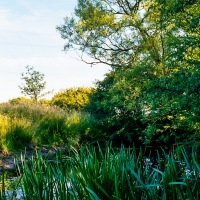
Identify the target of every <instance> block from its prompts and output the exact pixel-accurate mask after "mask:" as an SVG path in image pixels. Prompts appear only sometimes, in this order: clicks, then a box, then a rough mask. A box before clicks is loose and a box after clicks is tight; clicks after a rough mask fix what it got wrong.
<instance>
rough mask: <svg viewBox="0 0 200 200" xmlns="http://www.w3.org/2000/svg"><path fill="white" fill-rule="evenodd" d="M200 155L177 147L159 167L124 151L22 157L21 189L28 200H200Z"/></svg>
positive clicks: (142, 152)
mask: <svg viewBox="0 0 200 200" xmlns="http://www.w3.org/2000/svg"><path fill="white" fill-rule="evenodd" d="M146 153H148V152H146ZM198 153H199V149H198V148H197V147H193V148H192V149H190V148H189V149H187V151H186V149H184V148H180V147H177V148H176V149H174V150H172V151H170V152H169V153H166V152H164V151H161V153H157V156H156V158H155V160H157V162H155V163H152V161H151V159H150V158H146V157H145V156H146V154H145V150H142V149H135V148H134V147H133V148H127V149H126V148H124V147H123V146H122V147H121V148H118V149H116V148H115V149H114V148H112V147H110V146H109V147H106V148H105V149H103V148H100V147H97V148H94V147H81V148H80V149H79V151H76V150H75V149H74V150H73V151H71V152H69V154H67V155H66V154H64V153H62V152H58V154H57V155H56V157H55V159H52V158H51V157H48V156H47V157H46V159H45V158H44V157H42V155H41V154H40V153H36V157H33V158H32V159H31V160H30V161H26V159H25V156H21V161H20V162H19V163H18V166H19V168H18V169H19V171H18V173H19V175H20V178H19V179H18V180H19V181H18V185H20V188H21V189H22V196H23V199H27V200H28V199H32V200H34V199H55V200H56V199H71V200H74V199H77V200H80V199H88V200H89V199H91V200H92V199H93V200H94V199H96V200H97V199H116V200H120V199H133V200H137V199H142V200H145V199H149V200H160V199H181V200H185V199H191V200H197V199H198V198H199V195H200V194H199V191H200V183H199V172H200V163H199V158H198ZM20 163H22V165H20ZM16 191H17V190H16ZM5 192H6V191H5ZM2 194H3V193H2Z"/></svg>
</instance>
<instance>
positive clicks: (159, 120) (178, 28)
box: [57, 0, 200, 145]
mask: <svg viewBox="0 0 200 200" xmlns="http://www.w3.org/2000/svg"><path fill="white" fill-rule="evenodd" d="M199 16H200V2H199V1H198V0H192V1H188V0H176V1H173V0H167V1H162V0H153V1H152V0H151V1H149V0H128V1H127V0H122V1H118V0H113V1H110V0H104V1H99V0H92V1H91V0H79V1H78V5H77V7H76V9H75V12H74V15H73V16H72V17H71V16H70V17H66V18H65V22H64V24H63V25H60V26H58V27H57V29H58V30H59V31H60V34H61V37H62V38H63V39H64V40H65V42H66V43H65V44H66V45H65V50H68V49H79V50H80V51H81V52H82V53H83V55H85V54H86V55H88V56H89V57H90V58H91V59H90V61H86V62H88V63H90V64H91V65H95V64H97V63H104V64H107V65H110V67H111V70H110V73H108V74H107V75H106V77H105V79H104V80H103V81H99V82H97V84H96V91H95V93H94V94H93V95H92V97H91V101H90V102H91V104H90V106H89V111H90V112H91V113H92V114H93V115H94V116H95V118H96V119H97V120H98V123H99V125H100V127H101V128H100V130H101V131H102V132H103V133H105V135H106V136H107V137H108V138H109V139H111V140H116V141H122V142H135V143H137V144H148V145H161V144H162V145H163V144H164V145H171V144H174V143H181V142H189V143H191V144H192V143H193V142H197V141H199V139H200V106H199V97H200V71H199V67H200V19H199ZM81 55H82V54H81ZM81 59H82V60H84V61H85V58H84V56H82V57H81Z"/></svg>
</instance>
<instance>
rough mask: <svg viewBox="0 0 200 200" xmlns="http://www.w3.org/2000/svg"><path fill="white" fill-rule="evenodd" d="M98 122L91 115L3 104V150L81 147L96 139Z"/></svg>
mask: <svg viewBox="0 0 200 200" xmlns="http://www.w3.org/2000/svg"><path fill="white" fill-rule="evenodd" d="M94 123H95V120H94V118H92V117H91V115H89V114H88V113H83V112H76V111H71V112H69V111H66V110H63V109H61V108H58V107H52V106H42V105H34V104H14V105H13V104H10V103H4V104H0V151H3V152H5V153H9V152H10V151H14V150H20V149H24V148H25V147H28V146H29V145H35V146H36V145H38V146H40V145H65V146H77V145H79V141H80V142H82V141H83V139H82V138H87V139H88V138H95V134H94V133H95V129H94V125H93V124H94ZM96 135H98V131H96ZM84 141H85V140H84Z"/></svg>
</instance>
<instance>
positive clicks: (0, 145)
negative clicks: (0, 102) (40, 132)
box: [0, 115, 34, 153]
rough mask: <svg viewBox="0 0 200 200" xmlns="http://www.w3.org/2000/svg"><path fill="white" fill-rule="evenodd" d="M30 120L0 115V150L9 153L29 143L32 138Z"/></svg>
mask: <svg viewBox="0 0 200 200" xmlns="http://www.w3.org/2000/svg"><path fill="white" fill-rule="evenodd" d="M33 135H34V134H33V132H32V129H31V126H30V122H29V121H27V120H26V119H19V118H10V117H8V116H3V115H0V138H1V139H0V151H3V152H4V153H9V152H10V151H12V150H19V149H23V148H25V147H26V146H28V145H30V144H31V142H32V139H33Z"/></svg>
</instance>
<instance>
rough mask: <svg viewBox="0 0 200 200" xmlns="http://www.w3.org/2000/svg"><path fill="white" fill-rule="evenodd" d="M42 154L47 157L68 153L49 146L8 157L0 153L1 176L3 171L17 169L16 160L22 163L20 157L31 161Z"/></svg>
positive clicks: (59, 148) (32, 148)
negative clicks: (38, 153)
mask: <svg viewBox="0 0 200 200" xmlns="http://www.w3.org/2000/svg"><path fill="white" fill-rule="evenodd" d="M36 151H37V152H40V153H41V154H42V156H47V155H53V154H56V152H57V151H63V152H65V151H66V148H65V147H53V146H52V147H49V146H43V147H31V148H30V147H29V148H28V149H27V150H22V151H19V152H17V153H14V152H11V153H9V155H6V154H5V153H4V152H0V174H1V173H2V170H6V171H12V170H15V169H16V165H15V159H17V160H18V161H20V157H21V155H22V156H25V159H26V160H29V159H31V158H32V157H33V156H35V153H36Z"/></svg>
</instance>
